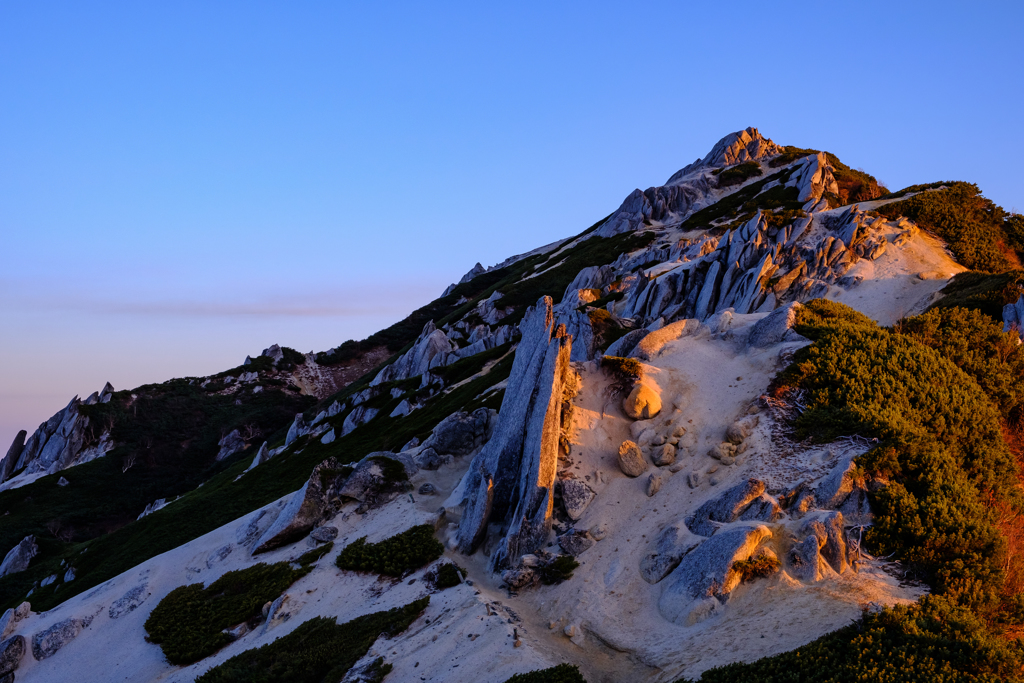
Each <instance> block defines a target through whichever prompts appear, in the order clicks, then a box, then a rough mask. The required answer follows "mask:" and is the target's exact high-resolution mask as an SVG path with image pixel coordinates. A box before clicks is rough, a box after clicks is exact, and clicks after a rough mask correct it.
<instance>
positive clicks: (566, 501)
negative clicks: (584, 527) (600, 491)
mask: <svg viewBox="0 0 1024 683" xmlns="http://www.w3.org/2000/svg"><path fill="white" fill-rule="evenodd" d="M561 486H562V507H564V508H565V513H566V514H567V515H569V519H571V520H573V521H575V520H577V519H579V518H580V517H582V516H583V513H584V512H585V511H586V509H587V506H588V505H590V503H591V501H593V500H594V497H595V496H596V495H597V494H596V493H594V490H593V489H592V488H590V487H589V486H587V484H586V483H585V482H584V481H583V480H582V479H563V480H562V481H561Z"/></svg>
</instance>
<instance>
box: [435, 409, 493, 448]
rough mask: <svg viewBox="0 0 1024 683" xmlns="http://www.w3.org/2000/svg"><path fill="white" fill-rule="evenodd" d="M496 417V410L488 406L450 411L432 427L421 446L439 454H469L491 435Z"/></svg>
mask: <svg viewBox="0 0 1024 683" xmlns="http://www.w3.org/2000/svg"><path fill="white" fill-rule="evenodd" d="M496 417H497V412H496V411H494V410H491V409H489V408H478V409H477V410H474V411H473V412H472V413H467V412H465V411H462V410H460V411H458V412H455V413H452V414H451V415H449V416H448V417H446V418H445V419H443V420H441V422H440V423H438V425H437V426H436V427H434V431H433V433H431V435H430V436H429V437H427V440H426V441H424V442H423V447H424V448H433V449H434V450H435V451H436V452H438V453H441V454H445V453H447V454H450V455H455V456H460V455H469V454H470V453H472V452H473V451H475V450H476V449H477V448H479V447H480V446H482V445H483V444H484V443H486V442H487V440H488V439H489V438H490V437H491V432H492V431H493V428H494V424H495V418H496Z"/></svg>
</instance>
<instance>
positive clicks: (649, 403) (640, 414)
mask: <svg viewBox="0 0 1024 683" xmlns="http://www.w3.org/2000/svg"><path fill="white" fill-rule="evenodd" d="M622 409H623V410H624V411H625V412H626V415H629V416H630V417H631V418H633V419H634V420H649V419H650V418H652V417H654V416H656V415H657V414H658V413H660V412H661V396H659V395H658V392H656V391H655V390H654V389H652V388H651V386H650V385H649V384H645V383H643V382H640V383H639V384H637V385H636V386H635V387H633V391H631V392H629V396H627V397H626V398H625V399H624V400H623V401H622Z"/></svg>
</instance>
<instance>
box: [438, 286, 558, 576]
mask: <svg viewBox="0 0 1024 683" xmlns="http://www.w3.org/2000/svg"><path fill="white" fill-rule="evenodd" d="M520 329H521V330H522V333H523V337H522V341H521V342H520V343H519V347H518V349H517V350H516V357H515V362H514V363H513V365H512V374H511V375H510V376H509V380H508V387H507V389H506V390H505V398H504V400H503V401H502V404H501V410H500V411H499V413H498V422H497V425H496V426H495V428H494V434H493V436H492V437H491V440H490V441H488V442H487V444H486V445H485V446H484V447H483V449H482V450H481V451H480V453H479V454H477V456H476V457H475V458H473V462H472V463H471V464H470V467H469V472H468V473H467V475H466V477H467V479H466V488H465V491H466V499H465V503H466V507H465V511H464V512H463V515H462V520H461V522H460V525H459V532H458V542H459V549H460V550H461V551H462V552H465V553H470V552H473V551H474V550H475V549H476V548H477V546H478V545H479V544H480V543H481V541H482V540H483V537H484V534H485V532H486V530H487V525H488V522H490V521H494V520H504V522H505V523H506V524H507V532H506V533H505V536H504V538H503V539H502V540H501V542H500V543H499V544H498V547H497V548H496V549H495V550H494V553H493V554H492V556H491V562H492V564H493V565H494V566H495V567H501V566H507V565H508V564H509V563H510V562H514V561H515V560H516V559H517V558H518V557H519V555H522V554H524V553H529V552H532V551H533V550H536V549H537V547H539V545H540V544H541V543H542V542H543V541H544V539H546V538H547V535H548V532H549V531H550V529H551V512H552V507H553V503H554V498H553V495H554V483H555V475H556V473H557V470H558V443H559V436H560V433H561V415H562V392H563V388H564V383H565V380H566V377H567V376H568V374H569V373H570V372H572V370H571V368H570V366H569V356H570V353H571V349H572V337H570V336H569V335H567V334H566V332H565V327H564V326H562V325H558V326H556V325H555V318H554V312H553V310H552V302H551V297H547V296H545V297H542V298H541V299H540V300H539V301H538V302H537V305H536V306H535V307H532V308H530V309H529V310H528V311H527V313H526V316H525V318H524V319H523V323H522V325H521V328H520Z"/></svg>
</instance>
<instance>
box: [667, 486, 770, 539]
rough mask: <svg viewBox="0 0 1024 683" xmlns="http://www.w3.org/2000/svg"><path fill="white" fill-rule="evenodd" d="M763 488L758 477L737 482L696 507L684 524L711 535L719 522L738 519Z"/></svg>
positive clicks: (704, 534) (694, 530) (696, 531)
mask: <svg viewBox="0 0 1024 683" xmlns="http://www.w3.org/2000/svg"><path fill="white" fill-rule="evenodd" d="M712 483H714V481H712ZM764 490H765V483H764V482H763V481H761V480H759V479H748V480H747V481H745V482H742V483H740V484H737V485H736V486H733V487H732V488H731V489H728V490H727V491H725V492H724V493H723V494H722V495H720V496H718V497H717V498H714V499H712V500H709V501H707V502H706V503H704V504H703V505H701V506H700V507H699V508H697V511H696V512H694V513H693V514H692V515H690V516H689V517H687V518H686V526H687V527H688V528H689V529H690V531H692V532H693V533H695V534H698V535H700V536H711V535H712V534H714V533H715V531H716V530H717V529H718V526H719V524H728V523H729V522H735V521H736V520H737V519H739V517H740V514H742V513H743V511H744V510H746V508H747V506H748V505H750V503H751V502H752V501H753V500H754V499H755V498H757V497H759V496H760V495H761V494H762V493H764ZM716 522H717V523H716Z"/></svg>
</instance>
